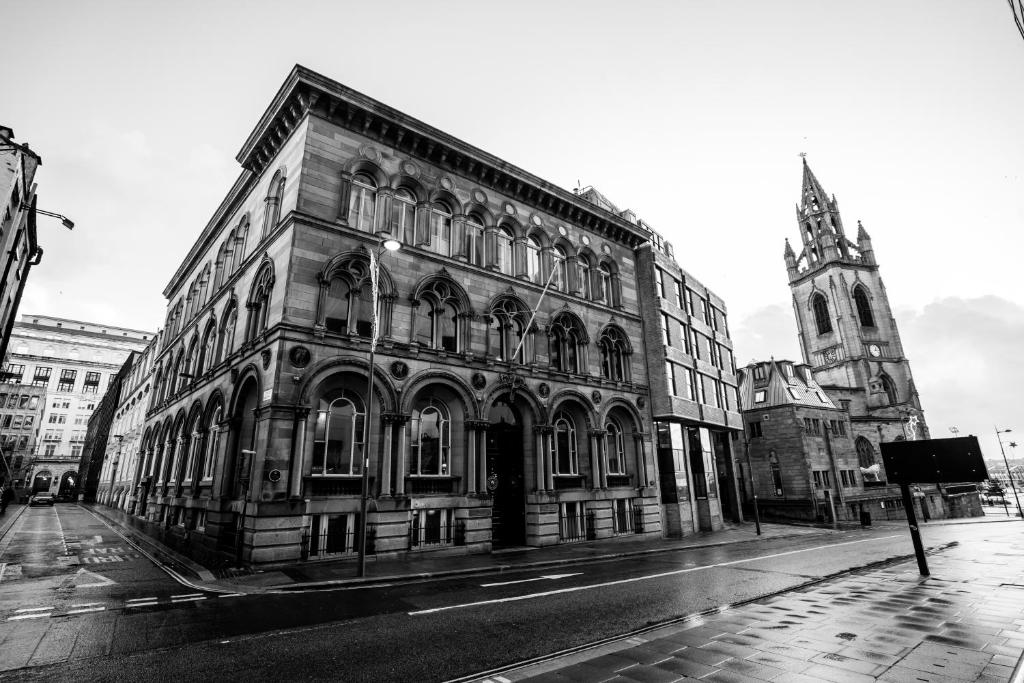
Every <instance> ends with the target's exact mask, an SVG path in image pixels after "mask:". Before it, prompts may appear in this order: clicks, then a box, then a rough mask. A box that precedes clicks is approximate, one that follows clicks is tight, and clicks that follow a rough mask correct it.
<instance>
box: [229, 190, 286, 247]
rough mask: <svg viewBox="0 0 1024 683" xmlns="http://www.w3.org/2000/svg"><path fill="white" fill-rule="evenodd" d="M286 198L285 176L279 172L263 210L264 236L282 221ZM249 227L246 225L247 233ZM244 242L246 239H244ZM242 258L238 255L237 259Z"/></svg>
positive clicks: (268, 193)
mask: <svg viewBox="0 0 1024 683" xmlns="http://www.w3.org/2000/svg"><path fill="white" fill-rule="evenodd" d="M283 198H284V174H283V173H281V172H280V171H278V172H277V173H275V174H274V177H273V178H271V179H270V186H269V187H268V188H267V198H266V200H264V201H265V202H266V206H265V207H264V210H263V236H264V237H266V236H267V235H269V234H270V231H271V230H273V229H274V228H276V227H277V223H278V221H279V220H281V200H282V199H283ZM248 228H249V226H248V225H246V231H248ZM243 240H244V237H243ZM239 258H240V256H238V255H236V256H235V259H236V260H237V259H239Z"/></svg>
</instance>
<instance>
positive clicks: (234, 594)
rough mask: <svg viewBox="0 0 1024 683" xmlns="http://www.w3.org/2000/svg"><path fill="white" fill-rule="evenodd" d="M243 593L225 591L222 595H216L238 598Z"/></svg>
mask: <svg viewBox="0 0 1024 683" xmlns="http://www.w3.org/2000/svg"><path fill="white" fill-rule="evenodd" d="M243 595H245V593H225V594H224V595H218V596H217V597H220V598H240V597H242V596H243Z"/></svg>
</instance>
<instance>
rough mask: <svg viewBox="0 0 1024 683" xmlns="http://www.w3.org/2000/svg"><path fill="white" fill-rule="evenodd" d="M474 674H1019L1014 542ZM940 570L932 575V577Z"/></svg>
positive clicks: (596, 677)
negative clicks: (926, 570) (923, 571)
mask: <svg viewBox="0 0 1024 683" xmlns="http://www.w3.org/2000/svg"><path fill="white" fill-rule="evenodd" d="M929 564H930V565H931V569H932V576H931V577H927V578H925V577H921V576H920V574H919V573H918V570H917V565H916V563H915V562H914V561H913V560H910V561H907V562H900V563H897V564H893V565H890V566H887V567H884V568H878V569H870V570H862V571H857V572H853V573H851V574H849V575H846V576H842V577H838V578H836V579H832V580H829V581H825V582H823V583H819V584H817V585H812V586H808V587H806V588H803V589H797V590H790V591H786V592H784V593H781V594H779V595H776V596H772V597H768V598H763V599H759V600H755V601H753V602H751V603H748V604H745V605H741V606H736V607H732V608H729V609H728V610H725V611H724V612H721V613H719V614H710V615H703V616H695V617H693V618H690V619H688V620H686V621H682V622H679V623H676V624H672V625H667V626H662V627H658V628H655V629H653V630H648V631H645V632H638V633H634V634H631V635H628V636H626V637H623V638H618V639H615V640H612V641H609V642H606V643H604V644H602V645H599V646H597V647H593V648H590V649H585V650H580V651H576V652H573V653H571V654H565V655H563V656H560V657H556V658H554V659H547V660H544V661H540V662H537V663H534V664H531V665H527V666H524V667H521V668H518V669H512V670H505V671H501V672H495V673H492V674H491V675H490V676H489V677H484V678H478V679H476V680H481V681H491V682H493V683H509V682H510V681H532V682H535V683H564V682H566V681H587V682H591V681H593V682H594V683H598V682H600V681H621V682H622V683H628V682H631V681H645V682H660V681H664V682H666V683H667V682H670V681H671V682H674V681H689V680H697V679H699V680H702V681H780V682H781V681H785V682H787V683H789V682H793V683H803V682H811V681H835V682H837V683H839V682H842V683H845V682H847V681H886V682H890V681H891V682H904V681H914V682H917V681H925V682H930V681H979V682H981V683H989V682H990V681H991V682H995V681H1001V682H1005V681H1011V680H1014V681H1017V680H1019V679H1021V678H1024V675H1022V673H1024V670H1022V666H1021V664H1022V653H1024V541H1022V542H1014V543H1010V544H1008V546H1007V547H1006V548H1003V549H1001V552H998V553H990V554H986V553H979V552H978V549H977V548H976V547H972V546H971V545H968V544H961V545H956V546H952V547H949V548H947V549H945V550H943V551H941V552H938V553H935V554H932V555H931V556H930V557H929ZM936 577H941V578H936Z"/></svg>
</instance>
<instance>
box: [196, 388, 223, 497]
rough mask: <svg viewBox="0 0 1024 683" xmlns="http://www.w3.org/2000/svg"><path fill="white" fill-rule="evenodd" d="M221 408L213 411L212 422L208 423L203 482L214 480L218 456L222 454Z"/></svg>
mask: <svg viewBox="0 0 1024 683" xmlns="http://www.w3.org/2000/svg"><path fill="white" fill-rule="evenodd" d="M221 412H222V411H221V407H220V406H217V409H216V410H215V411H213V414H212V415H211V416H210V421H209V422H207V423H206V444H205V445H206V449H205V452H204V453H203V465H202V477H201V479H200V480H201V481H209V480H211V479H213V467H214V465H215V464H216V463H217V454H218V453H219V452H220V422H221Z"/></svg>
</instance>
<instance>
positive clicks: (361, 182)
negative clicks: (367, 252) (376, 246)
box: [348, 173, 377, 232]
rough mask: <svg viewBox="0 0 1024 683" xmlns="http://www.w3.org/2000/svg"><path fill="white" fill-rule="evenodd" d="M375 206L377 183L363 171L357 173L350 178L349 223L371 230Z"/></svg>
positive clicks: (364, 229) (358, 227)
mask: <svg viewBox="0 0 1024 683" xmlns="http://www.w3.org/2000/svg"><path fill="white" fill-rule="evenodd" d="M376 208H377V183H375V182H373V178H371V177H370V176H368V175H366V174H365V173H357V174H356V175H355V176H354V177H353V178H352V191H351V195H350V196H349V202H348V215H349V218H348V222H349V225H351V226H352V227H354V228H356V229H357V230H362V231H363V232H373V216H374V211H375V210H376Z"/></svg>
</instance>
